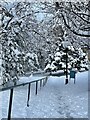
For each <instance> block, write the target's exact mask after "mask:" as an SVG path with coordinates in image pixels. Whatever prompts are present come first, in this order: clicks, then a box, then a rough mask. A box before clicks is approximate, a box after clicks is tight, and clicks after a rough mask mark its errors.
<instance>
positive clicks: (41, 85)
mask: <svg viewBox="0 0 90 120" xmlns="http://www.w3.org/2000/svg"><path fill="white" fill-rule="evenodd" d="M41 87H42V80H40V89H41Z"/></svg>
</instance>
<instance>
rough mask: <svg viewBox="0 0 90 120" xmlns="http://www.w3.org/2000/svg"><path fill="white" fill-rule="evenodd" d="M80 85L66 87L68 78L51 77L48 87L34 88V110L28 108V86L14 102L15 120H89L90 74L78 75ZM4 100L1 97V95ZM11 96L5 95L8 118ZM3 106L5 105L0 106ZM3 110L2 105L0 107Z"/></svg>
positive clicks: (5, 115) (33, 86)
mask: <svg viewBox="0 0 90 120" xmlns="http://www.w3.org/2000/svg"><path fill="white" fill-rule="evenodd" d="M76 79H77V81H76V84H73V80H71V81H70V82H69V84H67V85H64V80H65V76H62V77H49V79H48V82H47V84H46V86H45V87H42V89H41V90H40V87H39V88H38V95H37V96H36V95H35V89H34V88H35V84H32V86H31V99H30V106H29V107H27V106H26V101H27V86H24V87H19V88H15V92H14V101H13V110H12V117H13V118H87V117H88V72H83V73H78V74H77V78H76ZM0 96H1V93H0ZM8 96H9V92H8V91H4V92H3V94H2V116H3V117H7V108H8V104H7V103H8ZM0 104H1V103H0ZM0 106H1V105H0Z"/></svg>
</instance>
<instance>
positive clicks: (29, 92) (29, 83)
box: [27, 83, 31, 107]
mask: <svg viewBox="0 0 90 120" xmlns="http://www.w3.org/2000/svg"><path fill="white" fill-rule="evenodd" d="M30 87H31V84H30V83H29V86H28V100H27V107H29V99H30Z"/></svg>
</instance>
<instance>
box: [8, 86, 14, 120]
mask: <svg viewBox="0 0 90 120" xmlns="http://www.w3.org/2000/svg"><path fill="white" fill-rule="evenodd" d="M12 100H13V88H12V89H11V90H10V100H9V109H8V120H11V111H12Z"/></svg>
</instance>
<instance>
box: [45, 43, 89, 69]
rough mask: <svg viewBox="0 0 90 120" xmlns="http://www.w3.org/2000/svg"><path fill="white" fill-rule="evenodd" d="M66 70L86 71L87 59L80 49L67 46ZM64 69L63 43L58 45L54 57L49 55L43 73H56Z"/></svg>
mask: <svg viewBox="0 0 90 120" xmlns="http://www.w3.org/2000/svg"><path fill="white" fill-rule="evenodd" d="M67 59H68V69H69V70H70V69H72V68H77V69H78V70H80V69H81V68H85V69H86V70H88V57H87V54H86V53H84V52H83V50H82V49H81V48H74V47H73V46H68V58H67ZM65 69H66V53H65V48H64V47H63V43H61V44H59V46H58V47H57V49H56V52H55V54H54V55H49V57H48V58H47V63H46V67H45V71H57V70H65Z"/></svg>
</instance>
